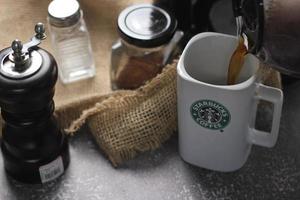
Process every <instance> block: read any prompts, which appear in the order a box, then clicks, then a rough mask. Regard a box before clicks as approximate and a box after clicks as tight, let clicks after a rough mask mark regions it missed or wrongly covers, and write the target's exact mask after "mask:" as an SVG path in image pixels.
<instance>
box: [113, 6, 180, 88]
mask: <svg viewBox="0 0 300 200" xmlns="http://www.w3.org/2000/svg"><path fill="white" fill-rule="evenodd" d="M176 28H177V21H176V19H174V18H173V17H172V16H171V15H170V14H169V13H168V12H166V11H165V10H163V9H161V8H158V7H156V6H153V5H151V4H140V5H134V6H130V7H128V8H126V9H125V10H123V11H122V12H121V14H120V15H119V18H118V30H119V34H120V39H119V41H117V42H116V43H115V44H114V45H113V47H112V54H111V84H112V89H114V90H115V89H136V88H138V87H140V86H141V85H143V84H144V83H145V82H147V81H149V80H151V79H152V78H154V77H155V76H156V75H157V74H158V73H160V72H161V70H162V68H163V66H164V65H165V64H167V62H168V60H172V52H173V50H174V49H175V48H176V44H173V43H176V42H178V38H177V40H176V39H175V40H172V38H175V36H174V34H175V31H176ZM173 36H174V37H173Z"/></svg>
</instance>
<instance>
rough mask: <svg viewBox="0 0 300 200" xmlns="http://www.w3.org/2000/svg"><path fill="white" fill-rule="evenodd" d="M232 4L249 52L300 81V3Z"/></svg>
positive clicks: (236, 0)
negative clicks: (298, 78) (299, 78)
mask: <svg viewBox="0 0 300 200" xmlns="http://www.w3.org/2000/svg"><path fill="white" fill-rule="evenodd" d="M232 2H233V9H234V12H235V16H236V17H237V19H238V20H237V21H238V26H239V27H240V28H241V32H242V34H243V36H244V38H246V41H247V42H248V46H249V51H250V52H251V53H252V54H254V55H256V56H257V57H258V58H259V59H260V60H261V61H262V62H264V63H267V64H269V65H271V66H272V67H273V68H275V69H277V70H279V71H280V72H282V73H283V74H286V75H291V76H296V77H300V29H299V24H300V12H299V10H300V1H299V0H232Z"/></svg>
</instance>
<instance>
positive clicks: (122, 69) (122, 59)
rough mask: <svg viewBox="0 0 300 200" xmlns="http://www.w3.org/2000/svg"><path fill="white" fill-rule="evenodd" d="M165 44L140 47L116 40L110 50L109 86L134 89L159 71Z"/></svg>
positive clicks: (162, 63) (163, 58)
mask: <svg viewBox="0 0 300 200" xmlns="http://www.w3.org/2000/svg"><path fill="white" fill-rule="evenodd" d="M165 49H166V45H162V46H159V47H155V48H140V47H137V46H133V45H131V44H128V43H126V42H125V41H123V40H118V41H117V42H116V43H115V44H114V45H113V47H112V52H111V70H110V71H111V86H112V89H113V90H116V89H136V88H138V87H140V86H142V85H143V84H145V83H146V82H147V81H149V80H151V79H152V78H154V77H155V76H156V75H157V74H158V73H160V72H161V70H162V68H163V65H164V62H165V60H166V56H165Z"/></svg>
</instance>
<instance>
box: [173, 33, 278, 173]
mask: <svg viewBox="0 0 300 200" xmlns="http://www.w3.org/2000/svg"><path fill="white" fill-rule="evenodd" d="M237 43H238V42H237V39H236V37H233V36H229V35H224V34H218V33H201V34H199V35H197V36H195V37H194V38H192V39H191V41H190V42H189V43H188V45H187V46H186V48H185V50H184V52H183V54H182V56H181V58H180V60H179V63H178V66H177V73H178V75H177V93H178V124H179V151H180V155H181V157H182V158H183V159H184V160H185V161H186V162H188V163H191V164H193V165H196V166H200V167H203V168H207V169H212V170H217V171H223V172H229V171H234V170H237V169H239V168H241V167H242V166H243V164H244V163H245V162H246V160H247V158H248V155H249V153H250V151H251V146H252V144H255V145H260V146H264V147H273V146H274V145H275V143H276V141H277V136H278V131H279V124H280V117H281V109H282V102H283V94H282V92H281V90H279V89H276V88H272V87H267V86H264V85H262V84H258V83H257V81H256V76H255V72H256V70H257V69H258V65H259V61H258V60H257V59H256V58H255V57H254V56H252V55H248V56H247V57H246V60H245V64H244V67H243V69H242V72H241V75H240V78H239V80H238V83H237V84H235V85H230V86H229V85H226V81H227V70H228V65H229V61H230V58H231V55H232V53H233V51H234V50H235V48H236V46H237ZM259 100H265V101H268V102H271V103H273V104H274V111H273V122H272V128H271V132H270V133H268V132H263V131H259V130H256V129H255V128H254V127H255V124H254V123H255V117H256V111H257V105H258V101H259Z"/></svg>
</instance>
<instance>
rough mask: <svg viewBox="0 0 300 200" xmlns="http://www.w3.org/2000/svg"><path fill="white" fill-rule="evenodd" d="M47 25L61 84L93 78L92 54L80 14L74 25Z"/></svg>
mask: <svg viewBox="0 0 300 200" xmlns="http://www.w3.org/2000/svg"><path fill="white" fill-rule="evenodd" d="M48 22H49V20H48ZM48 24H49V30H50V32H51V41H52V46H53V49H54V54H55V57H56V60H57V62H58V70H59V77H60V80H61V81H62V82H63V83H70V82H74V81H77V80H81V79H86V78H90V77H93V76H94V75H95V64H94V59H93V52H92V47H91V42H90V37H89V32H88V30H87V27H86V24H85V21H84V19H83V17H82V14H81V17H80V20H79V21H78V22H76V24H74V25H71V26H68V27H56V26H54V25H52V24H50V22H49V23H48Z"/></svg>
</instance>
